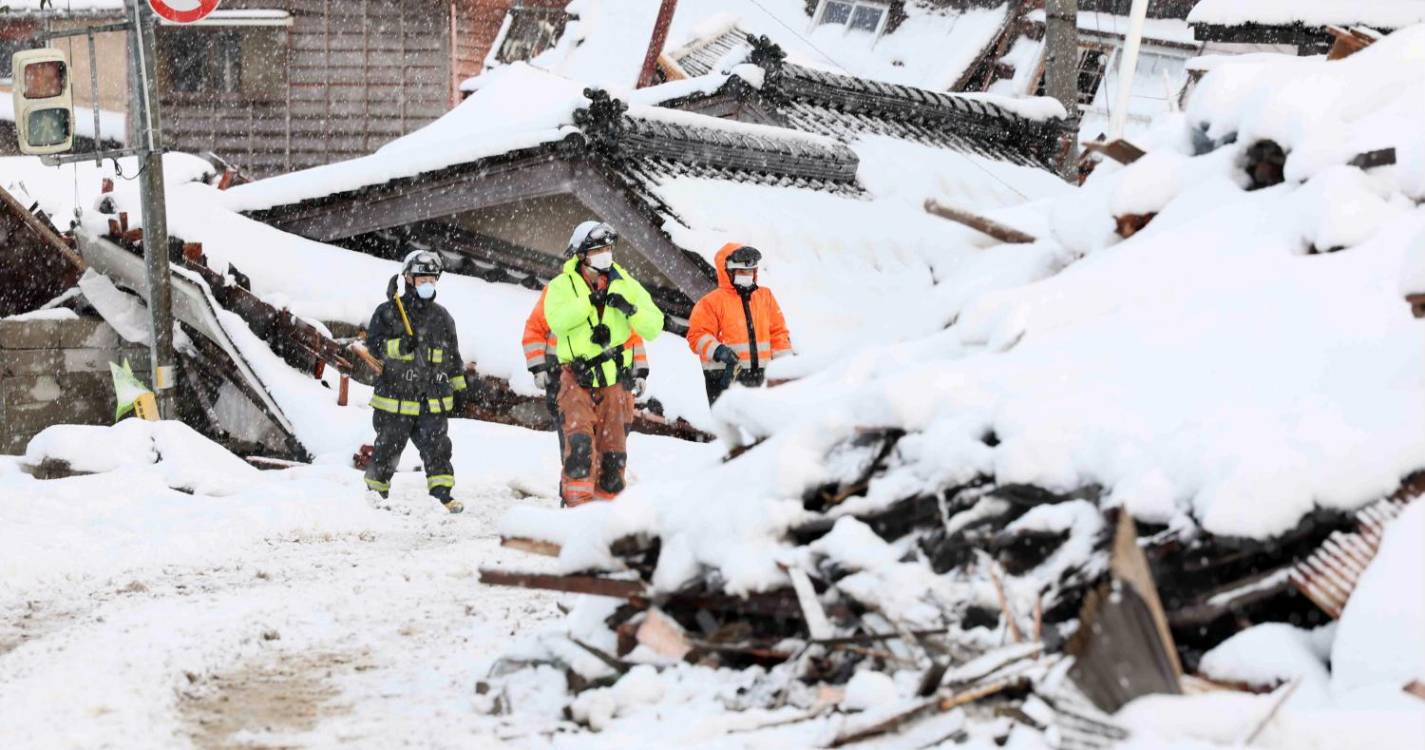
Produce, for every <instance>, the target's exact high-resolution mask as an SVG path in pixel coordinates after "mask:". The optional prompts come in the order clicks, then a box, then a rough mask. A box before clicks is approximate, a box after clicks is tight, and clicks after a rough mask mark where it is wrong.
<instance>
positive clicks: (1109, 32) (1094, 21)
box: [1025, 9, 1197, 45]
mask: <svg viewBox="0 0 1425 750" xmlns="http://www.w3.org/2000/svg"><path fill="white" fill-rule="evenodd" d="M1025 19H1027V20H1028V21H1030V22H1031V23H1038V24H1043V23H1044V19H1045V14H1044V10H1043V9H1039V10H1032V11H1030V12H1029V13H1026V14H1025ZM1130 25H1131V21H1130V19H1129V18H1128V17H1127V16H1120V15H1115V14H1113V13H1103V12H1100V11H1093V10H1081V11H1079V15H1078V27H1079V32H1080V33H1083V34H1088V35H1091V36H1116V37H1124V36H1127V34H1128V28H1129V26H1130ZM1143 39H1144V41H1149V42H1167V43H1170V44H1187V45H1196V44H1197V40H1196V39H1194V38H1193V33H1192V27H1191V26H1189V25H1188V22H1187V21H1184V20H1182V19H1180V18H1147V19H1144V21H1143Z"/></svg>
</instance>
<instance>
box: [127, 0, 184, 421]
mask: <svg viewBox="0 0 1425 750" xmlns="http://www.w3.org/2000/svg"><path fill="white" fill-rule="evenodd" d="M128 6H129V7H128V11H129V17H130V20H132V21H133V22H134V36H133V37H132V40H133V44H132V45H130V48H131V50H132V52H133V58H132V60H131V63H132V65H133V69H134V73H135V76H134V78H135V82H136V84H137V86H136V87H135V89H134V92H133V96H134V101H133V102H132V103H131V104H132V106H134V107H136V108H137V109H138V113H139V115H138V125H139V128H140V131H139V132H137V133H135V134H134V135H135V137H136V139H137V143H136V144H135V145H137V146H138V148H139V169H140V170H142V171H141V173H140V183H139V190H140V196H141V198H142V200H143V249H144V265H145V270H146V271H147V279H146V281H147V282H148V310H149V331H150V334H151V337H152V341H153V348H152V350H151V355H150V357H151V358H150V361H151V363H152V365H153V391H154V395H155V396H157V397H158V414H159V417H161V418H163V419H173V418H175V417H176V416H177V414H175V412H174V403H173V386H174V385H176V384H177V376H178V369H177V366H176V358H175V356H174V353H173V289H172V280H171V278H170V275H169V267H168V213H167V210H166V208H165V205H164V193H163V136H162V128H161V126H160V122H159V112H158V90H157V88H158V87H157V82H156V78H157V77H158V76H157V65H156V61H155V59H154V58H155V53H154V47H155V41H154V32H153V27H154V24H155V23H156V20H155V18H154V16H153V11H151V10H150V9H149V7H148V3H147V2H146V1H145V0H128Z"/></svg>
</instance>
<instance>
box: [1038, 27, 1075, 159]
mask: <svg viewBox="0 0 1425 750" xmlns="http://www.w3.org/2000/svg"><path fill="white" fill-rule="evenodd" d="M1044 13H1045V22H1044V27H1045V28H1044V39H1045V43H1044V48H1045V55H1044V78H1045V91H1046V93H1048V94H1049V96H1052V97H1054V98H1055V99H1058V100H1059V103H1060V104H1062V105H1064V111H1066V112H1068V113H1069V119H1068V123H1067V124H1068V128H1069V148H1068V151H1067V152H1066V153H1065V155H1064V161H1063V162H1062V163H1061V164H1060V165H1059V175H1060V176H1062V177H1064V178H1065V179H1072V177H1073V174H1072V173H1073V171H1074V167H1075V165H1076V164H1077V163H1078V159H1079V153H1078V152H1079V133H1078V127H1079V0H1044Z"/></svg>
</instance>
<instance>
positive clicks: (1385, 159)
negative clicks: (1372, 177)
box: [1347, 146, 1395, 169]
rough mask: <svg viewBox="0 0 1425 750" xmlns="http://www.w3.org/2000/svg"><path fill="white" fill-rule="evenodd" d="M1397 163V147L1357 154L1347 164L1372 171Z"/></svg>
mask: <svg viewBox="0 0 1425 750" xmlns="http://www.w3.org/2000/svg"><path fill="white" fill-rule="evenodd" d="M1394 163H1395V147H1394V146H1391V147H1389V148H1379V149H1376V150H1374V151H1366V152H1365V153H1360V154H1356V155H1355V156H1353V157H1351V160H1350V161H1349V162H1347V164H1350V165H1351V166H1353V167H1357V168H1359V169H1372V168H1375V167H1385V166H1389V165H1391V164H1394Z"/></svg>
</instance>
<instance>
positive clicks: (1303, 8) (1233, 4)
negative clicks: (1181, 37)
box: [1188, 0, 1425, 29]
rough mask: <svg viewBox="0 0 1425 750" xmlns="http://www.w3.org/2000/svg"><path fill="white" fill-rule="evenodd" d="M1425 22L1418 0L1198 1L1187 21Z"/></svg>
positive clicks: (1395, 25)
mask: <svg viewBox="0 0 1425 750" xmlns="http://www.w3.org/2000/svg"><path fill="white" fill-rule="evenodd" d="M1422 21H1425V2H1420V0H1351V2H1342V0H1201V2H1199V3H1198V4H1197V5H1196V6H1194V7H1193V9H1192V12H1190V13H1188V23H1193V24H1210V25H1217V26H1240V25H1243V24H1260V25H1263V26H1290V25H1295V24H1300V25H1302V26H1311V27H1321V26H1352V25H1358V24H1360V25H1365V26H1373V27H1375V28H1378V29H1400V28H1404V27H1406V26H1410V25H1412V24H1417V23H1421V22H1422Z"/></svg>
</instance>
